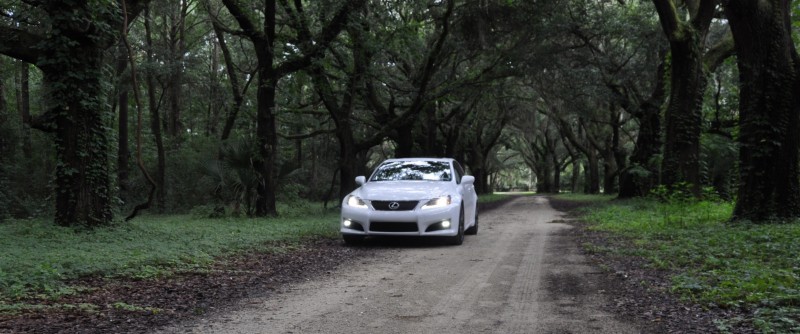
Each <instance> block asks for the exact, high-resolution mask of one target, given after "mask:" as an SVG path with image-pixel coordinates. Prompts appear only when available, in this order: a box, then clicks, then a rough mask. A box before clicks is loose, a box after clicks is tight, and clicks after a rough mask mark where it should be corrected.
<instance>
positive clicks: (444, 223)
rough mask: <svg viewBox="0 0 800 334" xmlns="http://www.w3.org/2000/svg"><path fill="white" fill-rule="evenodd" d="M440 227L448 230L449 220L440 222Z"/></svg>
mask: <svg viewBox="0 0 800 334" xmlns="http://www.w3.org/2000/svg"><path fill="white" fill-rule="evenodd" d="M442 227H443V228H450V221H449V220H445V221H442Z"/></svg>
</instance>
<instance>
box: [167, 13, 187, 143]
mask: <svg viewBox="0 0 800 334" xmlns="http://www.w3.org/2000/svg"><path fill="white" fill-rule="evenodd" d="M176 6H179V8H175V7H176ZM188 6H189V2H188V1H180V2H175V3H171V5H169V7H170V8H169V13H168V14H167V15H169V17H170V21H171V22H170V25H171V27H170V36H169V42H170V44H169V45H170V55H171V61H170V63H171V64H170V65H171V66H170V68H169V71H170V77H169V84H168V88H167V91H168V97H169V115H168V116H167V133H168V134H169V136H170V137H172V138H176V137H179V136H181V135H182V134H183V131H184V130H183V124H182V122H181V107H182V106H181V98H182V95H183V90H182V85H183V68H184V65H183V57H184V55H185V54H186V41H185V39H186V24H185V22H186V16H187V13H188V12H187V11H188Z"/></svg>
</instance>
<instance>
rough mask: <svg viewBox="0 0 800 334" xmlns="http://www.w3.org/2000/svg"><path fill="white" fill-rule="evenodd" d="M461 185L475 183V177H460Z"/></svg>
mask: <svg viewBox="0 0 800 334" xmlns="http://www.w3.org/2000/svg"><path fill="white" fill-rule="evenodd" d="M461 183H463V184H473V183H475V177H474V176H472V175H464V176H462V177H461Z"/></svg>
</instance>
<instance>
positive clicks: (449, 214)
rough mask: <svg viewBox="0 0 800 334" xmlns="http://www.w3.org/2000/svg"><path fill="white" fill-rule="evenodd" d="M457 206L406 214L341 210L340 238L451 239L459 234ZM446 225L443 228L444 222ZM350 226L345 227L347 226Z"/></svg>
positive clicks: (345, 206)
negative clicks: (422, 237) (357, 236)
mask: <svg viewBox="0 0 800 334" xmlns="http://www.w3.org/2000/svg"><path fill="white" fill-rule="evenodd" d="M459 213H460V205H458V204H451V205H449V206H446V207H443V208H435V209H424V210H423V209H421V208H419V207H417V208H415V209H414V210H409V211H379V210H375V209H373V208H371V207H370V208H356V207H352V206H349V205H346V204H345V205H343V206H342V216H341V219H340V221H339V223H340V230H339V232H341V233H342V234H350V235H363V236H367V235H374V236H379V235H385V236H454V235H456V234H458V220H459ZM445 221H447V222H449V226H448V227H446V228H445V227H443V226H442V223H443V222H445ZM347 222H349V226H347V225H348V224H346V223H347Z"/></svg>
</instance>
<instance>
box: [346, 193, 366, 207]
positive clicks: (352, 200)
mask: <svg viewBox="0 0 800 334" xmlns="http://www.w3.org/2000/svg"><path fill="white" fill-rule="evenodd" d="M347 205H349V206H354V207H357V208H364V209H366V208H367V203H365V202H364V200H362V199H361V198H359V197H358V196H354V195H350V196H347Z"/></svg>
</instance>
